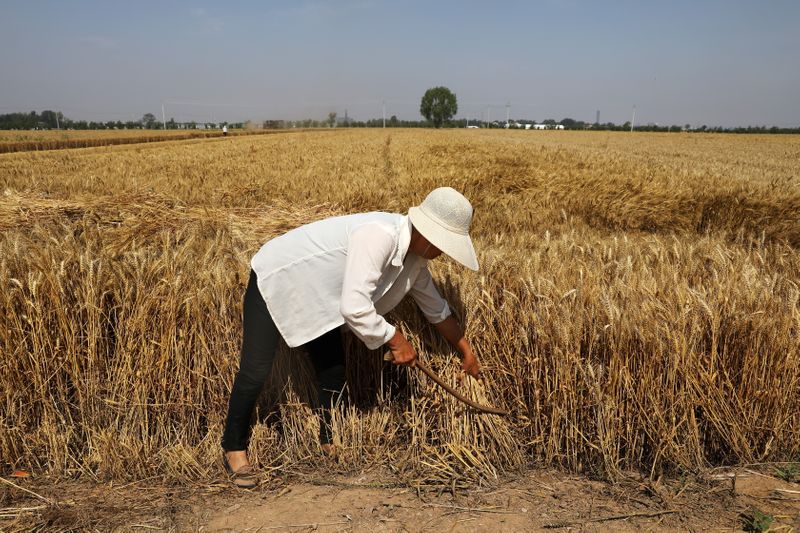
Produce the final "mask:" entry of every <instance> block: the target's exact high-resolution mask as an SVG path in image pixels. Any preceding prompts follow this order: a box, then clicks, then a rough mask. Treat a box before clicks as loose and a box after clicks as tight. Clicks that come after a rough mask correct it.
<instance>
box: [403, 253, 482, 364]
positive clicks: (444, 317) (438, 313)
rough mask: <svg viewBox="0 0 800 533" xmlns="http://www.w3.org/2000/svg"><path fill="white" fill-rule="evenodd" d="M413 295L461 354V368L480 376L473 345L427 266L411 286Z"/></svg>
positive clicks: (426, 314)
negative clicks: (465, 335)
mask: <svg viewBox="0 0 800 533" xmlns="http://www.w3.org/2000/svg"><path fill="white" fill-rule="evenodd" d="M411 296H412V297H413V298H414V300H415V301H416V302H417V305H418V306H419V308H420V309H421V310H422V313H423V314H424V315H425V318H427V319H428V322H430V323H431V324H433V326H434V327H435V328H436V330H437V331H438V332H439V334H440V335H442V336H443V337H444V338H445V339H447V342H449V343H450V345H451V346H452V347H453V348H455V349H456V350H458V353H459V354H461V368H463V369H464V371H465V372H467V373H468V374H469V375H471V376H472V377H478V374H479V372H480V369H481V367H480V364H479V363H478V359H477V358H476V357H475V354H474V353H473V352H472V346H471V345H470V344H469V342H468V341H467V339H466V338H465V337H464V333H463V331H462V330H461V326H460V325H459V323H458V321H457V320H456V319H455V317H453V315H452V313H451V312H450V306H449V305H448V304H447V301H446V300H445V299H444V298H442V296H441V295H440V294H439V291H438V289H437V288H436V285H434V283H433V278H432V277H431V273H430V271H429V270H428V269H427V268H423V269H421V270H420V272H419V274H418V276H417V279H416V281H415V282H414V285H413V286H412V288H411Z"/></svg>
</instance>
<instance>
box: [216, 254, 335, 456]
mask: <svg viewBox="0 0 800 533" xmlns="http://www.w3.org/2000/svg"><path fill="white" fill-rule="evenodd" d="M242 326H243V329H244V338H243V340H242V351H241V360H240V362H239V371H238V372H237V373H236V378H235V379H234V382H233V390H232V391H231V398H230V402H229V404H228V417H227V419H226V421H225V432H224V434H223V436H222V448H223V449H224V450H226V451H237V450H246V449H247V444H248V442H249V441H250V432H251V429H252V426H251V418H252V414H253V408H254V407H255V405H256V402H257V401H258V397H259V395H260V394H261V389H262V388H263V387H264V383H265V382H266V380H267V377H268V376H269V373H270V370H271V369H272V362H273V361H274V359H275V350H276V348H277V347H278V340H279V338H280V333H279V332H278V328H277V327H276V326H275V323H274V322H273V320H272V317H271V316H270V314H269V310H268V309H267V304H266V303H265V302H264V298H263V297H262V296H261V293H260V292H259V290H258V285H257V278H256V274H255V272H253V271H252V270H251V271H250V281H249V282H248V284H247V290H246V291H245V295H244V315H243V319H242ZM304 348H306V349H307V351H308V354H309V357H310V358H311V362H312V363H313V365H314V370H315V372H316V386H317V393H318V395H319V401H320V405H321V407H322V414H323V417H322V420H320V441H321V442H322V443H323V444H325V443H329V442H330V441H331V434H330V410H329V409H328V408H329V407H330V406H331V401H332V399H333V397H334V395H335V394H338V393H339V391H341V390H342V387H343V386H344V382H345V368H344V349H343V348H342V337H341V332H340V331H339V328H335V329H333V330H331V331H329V332H327V333H325V334H324V335H322V336H320V337H318V338H316V339H314V340H312V341H311V342H309V343H307V344H305V345H304Z"/></svg>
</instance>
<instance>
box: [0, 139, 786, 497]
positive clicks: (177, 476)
mask: <svg viewBox="0 0 800 533" xmlns="http://www.w3.org/2000/svg"><path fill="white" fill-rule="evenodd" d="M799 161H800V137H798V136H733V135H712V134H645V133H636V134H629V133H609V132H561V131H558V132H530V131H519V132H512V131H497V130H494V131H486V130H442V131H433V130H391V129H388V130H376V129H371V130H358V131H355V130H339V131H334V132H330V131H327V132H313V131H307V132H299V133H292V134H276V135H263V136H262V135H259V136H242V137H235V138H214V139H203V140H192V141H189V142H186V141H167V142H161V143H153V144H131V145H124V146H113V147H111V146H109V147H99V148H86V149H75V150H61V151H52V152H47V151H39V152H20V153H14V154H4V155H0V191H2V196H1V197H0V230H1V231H2V235H1V236H0V276H2V283H3V290H2V292H1V293H0V316H1V317H2V328H0V351H1V352H2V354H1V355H0V389H2V390H3V394H2V395H0V458H1V459H0V464H1V465H2V467H3V468H6V467H15V468H17V467H26V468H31V469H35V470H36V471H39V472H44V473H48V474H50V475H53V476H56V477H77V476H81V477H86V478H89V479H98V480H137V479H145V478H150V477H153V476H158V477H159V478H160V479H163V480H166V481H183V482H203V481H205V480H208V479H211V478H214V477H215V476H218V474H219V469H220V466H219V456H220V447H219V442H220V437H221V432H222V422H223V418H224V416H225V411H226V408H227V404H226V402H227V398H228V392H229V390H230V387H231V384H232V380H233V377H234V373H235V371H236V368H237V365H238V349H239V347H238V343H239V342H240V335H241V331H240V320H241V317H240V313H241V298H242V295H243V293H244V288H245V283H246V281H247V275H248V272H249V259H250V257H251V256H252V254H253V253H254V252H255V251H256V250H257V249H258V248H259V247H260V245H261V244H262V243H263V242H265V241H266V240H267V239H269V238H271V237H273V236H276V235H278V234H280V233H281V232H283V231H286V230H288V229H290V228H293V227H296V226H298V225H301V224H303V223H306V222H309V221H312V220H316V219H319V218H323V217H325V216H328V215H333V214H341V213H350V212H359V211H367V210H382V211H392V212H403V213H405V212H406V211H407V209H408V207H409V206H411V205H415V204H417V203H419V202H420V201H421V200H422V199H423V198H424V196H425V195H426V194H427V192H429V191H430V190H431V189H433V188H435V187H438V186H444V185H448V186H452V187H454V188H456V189H458V190H460V191H461V192H462V193H464V194H465V195H466V196H467V197H468V198H469V199H470V200H471V201H472V203H473V205H474V207H475V216H474V224H473V231H472V234H473V237H474V240H475V244H476V249H477V251H478V256H479V259H480V261H481V270H480V271H479V272H477V273H472V272H469V271H466V270H465V269H463V268H460V267H459V266H458V265H457V264H455V263H451V262H450V261H448V260H446V259H439V260H437V261H435V262H433V264H432V272H433V274H434V278H435V279H436V281H437V283H438V285H439V287H440V290H441V292H442V293H443V294H444V295H445V297H446V298H447V299H448V301H449V302H450V304H451V306H452V308H453V309H454V311H455V313H456V314H457V315H458V316H459V317H460V319H461V321H462V322H463V324H464V325H465V328H466V332H467V337H468V338H469V339H470V341H471V342H472V344H473V346H474V347H475V349H476V353H477V355H478V357H479V358H480V360H481V362H482V363H483V364H484V365H485V367H486V369H485V373H484V379H483V380H482V381H475V380H471V379H466V380H464V381H458V372H457V370H458V365H457V364H456V361H455V358H454V356H453V354H452V353H451V352H449V351H448V349H447V346H446V343H443V342H442V341H440V340H439V339H438V338H437V336H436V332H435V330H433V329H432V328H430V327H428V326H427V325H426V323H425V321H424V318H422V316H421V313H419V311H418V310H416V308H415V307H414V306H413V305H410V304H408V305H403V306H401V307H400V308H399V309H398V310H396V311H395V312H394V313H393V314H392V315H391V318H390V320H391V321H394V323H396V324H399V325H400V327H401V328H402V329H403V330H404V331H405V332H407V333H408V336H409V338H410V339H412V342H414V343H415V344H416V345H417V346H418V347H419V350H420V353H421V357H422V358H423V359H424V360H426V361H428V362H430V364H431V366H432V367H433V368H434V369H435V370H436V371H437V372H438V373H439V374H440V375H442V376H443V377H444V378H445V379H446V380H448V381H449V382H451V383H452V384H453V385H454V386H456V387H457V388H458V389H459V390H461V391H462V392H464V393H465V394H468V395H470V396H471V397H472V398H474V399H476V400H479V401H480V402H482V403H490V404H493V405H496V406H499V407H502V408H505V409H508V410H509V411H511V412H512V416H511V417H499V416H495V415H488V416H487V415H478V414H476V413H474V412H471V411H467V410H465V409H464V408H463V406H462V405H461V404H459V403H457V402H456V401H455V400H454V399H452V398H451V397H449V396H447V395H445V394H444V393H443V392H442V391H441V390H440V389H439V388H438V387H436V386H435V385H434V384H433V383H432V382H429V381H428V380H427V379H426V378H425V377H424V376H421V375H417V374H415V373H413V372H411V371H409V370H407V369H395V368H387V367H386V366H385V365H384V364H383V362H382V357H381V356H382V352H380V351H375V352H369V351H367V350H366V349H364V348H363V347H362V346H361V345H360V343H359V342H358V341H357V340H355V338H354V337H349V336H348V337H346V339H345V341H346V345H347V349H348V387H349V388H350V390H351V394H352V397H353V401H354V404H353V405H350V406H340V407H339V409H338V411H337V412H336V413H335V416H334V419H333V424H334V427H333V431H334V438H335V442H336V443H337V444H339V445H340V446H341V448H342V450H343V452H342V457H341V460H340V463H339V466H338V468H341V469H352V468H369V467H381V468H384V469H386V471H387V472H390V475H392V476H394V477H395V478H396V479H397V480H398V481H399V482H401V483H409V484H415V485H417V486H419V485H429V486H430V485H434V486H436V485H446V486H450V485H452V486H456V485H458V486H474V485H475V484H482V483H487V482H488V483H491V482H492V481H493V480H496V479H498V478H499V477H502V476H503V475H504V473H507V472H513V471H520V470H524V469H525V468H527V467H530V466H532V465H555V466H558V467H561V468H565V469H568V470H571V471H574V472H582V473H588V474H590V475H592V476H599V477H602V478H605V479H615V478H616V477H618V476H620V475H622V474H623V473H624V472H627V471H638V472H641V473H643V474H645V475H648V476H655V475H660V474H662V473H671V474H680V473H685V472H697V471H701V470H703V469H707V468H709V467H713V466H719V465H729V464H742V463H757V462H765V461H797V460H798V459H800V303H799V302H798V300H800V255H798V251H797V250H798V247H800V175H798V169H800V165H798V162H799ZM390 366H391V365H390ZM276 367H277V368H275V369H274V371H273V376H272V379H271V384H270V387H269V389H268V390H267V391H265V395H264V398H263V401H262V402H261V404H260V408H259V418H260V422H259V423H258V424H257V425H256V428H255V432H254V437H253V441H252V445H251V458H252V459H253V461H254V462H255V463H256V465H257V466H258V467H260V468H261V469H264V470H266V471H286V472H291V471H293V470H295V469H298V468H308V467H309V465H311V467H312V468H313V465H314V464H316V463H315V462H318V461H321V459H318V458H319V453H318V443H317V442H316V440H315V435H316V429H315V427H314V426H315V424H316V423H317V419H316V417H314V416H312V415H311V411H310V410H309V408H308V407H307V404H308V403H313V401H314V398H312V397H311V393H310V391H311V390H312V389H311V388H310V383H311V380H312V376H311V375H310V373H311V370H310V368H311V367H310V364H309V363H308V361H307V360H306V359H305V357H304V355H303V354H302V353H299V352H296V351H290V350H288V349H286V348H285V347H284V348H283V349H282V353H281V357H280V358H279V360H278V364H277V365H276ZM287 374H288V376H289V383H290V384H291V385H290V386H289V387H282V384H283V383H284V382H285V381H286V376H287Z"/></svg>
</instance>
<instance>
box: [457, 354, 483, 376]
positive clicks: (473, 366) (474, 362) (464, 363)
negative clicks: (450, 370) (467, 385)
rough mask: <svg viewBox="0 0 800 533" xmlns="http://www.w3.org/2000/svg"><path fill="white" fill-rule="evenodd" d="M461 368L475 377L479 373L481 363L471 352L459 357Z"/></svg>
mask: <svg viewBox="0 0 800 533" xmlns="http://www.w3.org/2000/svg"><path fill="white" fill-rule="evenodd" d="M461 369H462V370H464V372H466V373H467V374H469V375H470V376H472V377H473V378H477V377H478V376H479V375H480V373H481V365H480V363H478V359H477V358H476V357H475V356H474V355H473V354H472V353H468V354H466V355H465V356H464V357H462V358H461Z"/></svg>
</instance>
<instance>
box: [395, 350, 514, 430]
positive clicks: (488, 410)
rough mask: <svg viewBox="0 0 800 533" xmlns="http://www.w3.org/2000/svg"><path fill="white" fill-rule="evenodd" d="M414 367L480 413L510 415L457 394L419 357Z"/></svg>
mask: <svg viewBox="0 0 800 533" xmlns="http://www.w3.org/2000/svg"><path fill="white" fill-rule="evenodd" d="M383 360H384V361H394V356H393V355H392V352H386V353H385V354H383ZM414 368H419V369H420V370H422V371H423V372H424V373H425V375H426V376H428V377H429V378H431V379H432V380H433V381H435V382H436V384H437V385H439V386H440V387H441V388H443V389H444V390H446V391H447V392H449V393H450V394H452V395H453V396H455V397H456V398H457V399H458V400H460V401H462V402H464V403H465V404H467V405H469V406H470V407H473V408H475V409H477V410H478V411H480V412H482V413H491V414H494V415H502V416H511V413H509V412H508V411H504V410H502V409H498V408H497V407H491V406H486V405H481V404H479V403H478V402H475V401H472V400H470V399H469V398H467V397H466V396H463V395H461V394H459V392H458V391H456V390H455V389H454V388H453V387H451V386H450V385H448V384H447V383H445V382H444V381H442V378H440V377H439V376H437V375H436V373H435V372H434V371H433V370H431V369H430V368H428V367H427V366H426V365H425V364H424V363H422V362H420V360H419V359H417V362H416V363H415V364H414Z"/></svg>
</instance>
